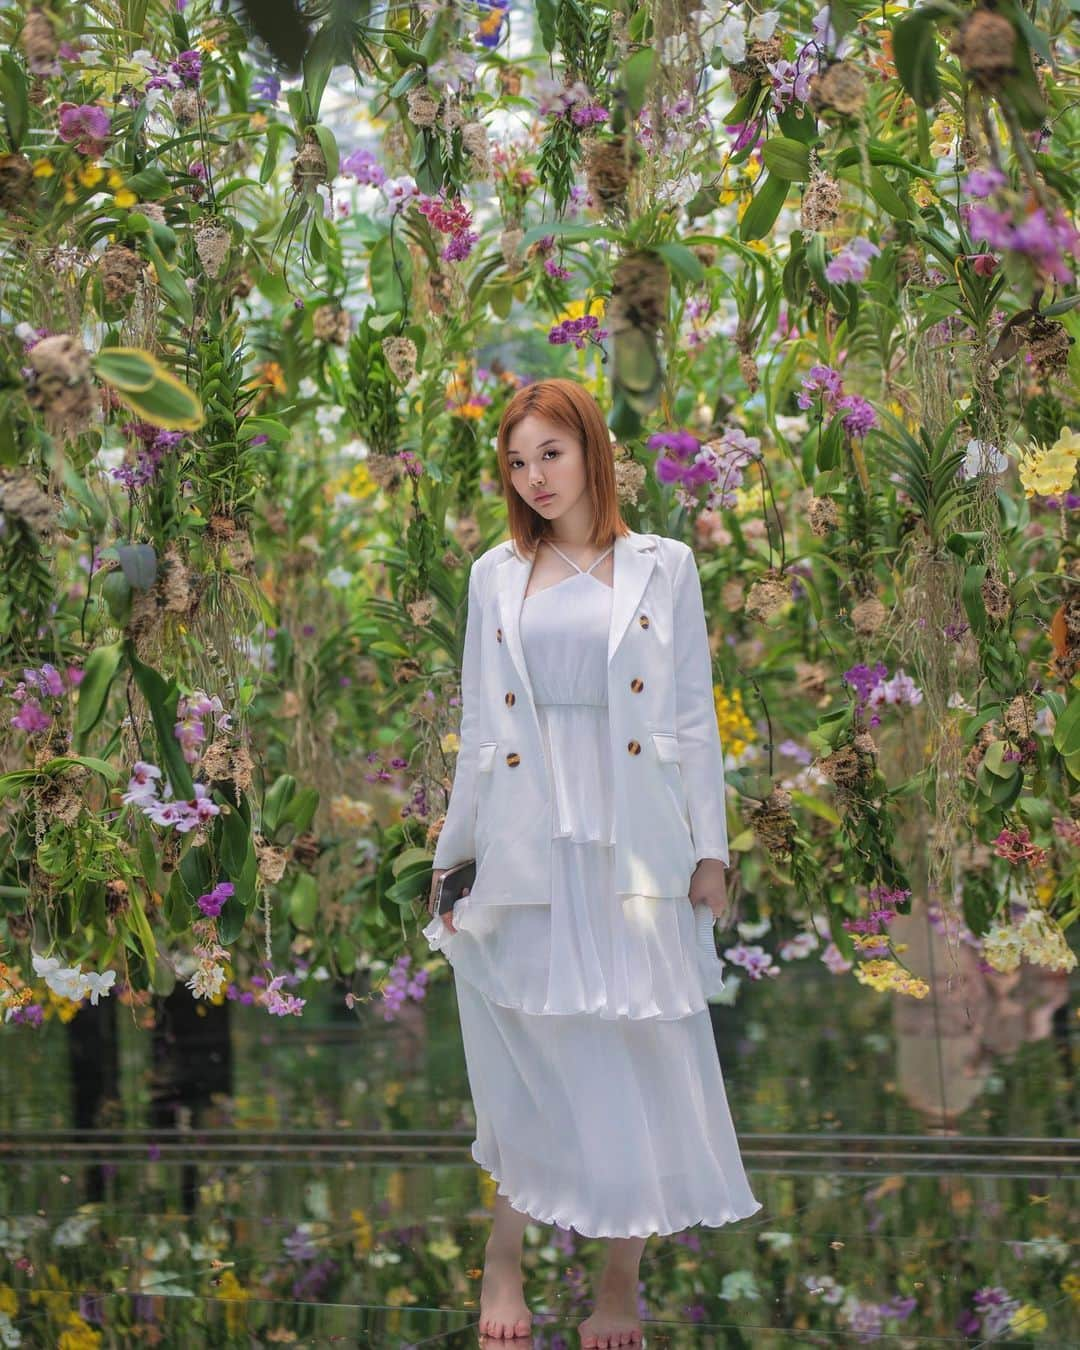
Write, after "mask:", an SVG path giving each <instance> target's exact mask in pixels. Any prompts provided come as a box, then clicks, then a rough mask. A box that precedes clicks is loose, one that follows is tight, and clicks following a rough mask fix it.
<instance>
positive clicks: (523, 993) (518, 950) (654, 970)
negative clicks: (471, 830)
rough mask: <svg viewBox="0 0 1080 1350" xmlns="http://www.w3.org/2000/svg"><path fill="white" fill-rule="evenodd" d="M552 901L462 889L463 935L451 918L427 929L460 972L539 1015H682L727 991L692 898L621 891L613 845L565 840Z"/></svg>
mask: <svg viewBox="0 0 1080 1350" xmlns="http://www.w3.org/2000/svg"><path fill="white" fill-rule="evenodd" d="M553 864H554V868H555V886H556V887H557V893H556V895H555V896H554V897H553V900H552V903H551V904H535V905H499V904H493V903H490V902H481V901H479V900H473V898H472V897H471V896H468V895H465V896H462V898H461V899H460V900H458V902H457V903H456V904H455V906H454V909H453V919H454V926H455V928H456V930H457V931H456V932H454V933H451V932H450V930H449V929H448V928H447V926H446V924H445V922H444V920H443V918H442V916H441V915H435V916H433V917H432V918H431V920H430V921H429V922H428V924H427V925H426V926H425V928H424V929H423V934H424V937H425V938H426V939H427V942H428V946H429V948H430V949H431V950H432V951H442V952H443V954H444V955H445V956H446V959H447V960H448V961H449V962H450V964H451V965H452V966H453V968H454V973H455V975H456V976H458V977H459V978H461V979H464V980H466V981H468V983H470V984H471V985H473V986H474V987H475V988H476V989H477V990H479V992H481V993H482V994H483V995H484V997H485V998H487V999H489V1000H490V1001H491V1002H493V1003H498V1004H500V1005H501V1006H503V1007H505V1008H512V1009H514V1010H515V1011H518V1012H524V1013H530V1014H532V1015H534V1016H559V1015H567V1014H571V1013H583V1012H584V1013H592V1014H595V1015H596V1016H598V1017H601V1018H605V1019H610V1020H615V1019H617V1018H632V1019H635V1020H637V1019H644V1018H658V1019H660V1020H665V1021H667V1020H674V1019H676V1018H682V1017H687V1016H690V1015H691V1014H693V1013H698V1012H702V1011H703V1010H706V1009H707V1007H708V998H709V997H711V996H712V995H713V994H715V993H716V992H717V990H716V988H715V987H713V985H712V983H710V982H708V981H706V980H704V979H703V974H702V965H701V961H700V958H699V955H698V952H699V948H698V945H697V944H698V938H697V933H696V925H697V917H696V915H695V912H694V908H693V906H691V904H690V901H689V899H687V898H683V899H660V898H657V897H656V896H644V895H633V896H616V895H615V893H614V890H613V886H612V878H613V872H614V859H613V856H612V852H611V850H610V849H609V848H608V847H606V846H604V845H602V844H595V843H581V842H572V841H567V840H556V841H555V848H554V849H553Z"/></svg>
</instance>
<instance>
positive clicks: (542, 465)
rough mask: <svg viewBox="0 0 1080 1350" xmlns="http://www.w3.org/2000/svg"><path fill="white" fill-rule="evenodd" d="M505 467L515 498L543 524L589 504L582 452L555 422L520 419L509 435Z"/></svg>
mask: <svg viewBox="0 0 1080 1350" xmlns="http://www.w3.org/2000/svg"><path fill="white" fill-rule="evenodd" d="M507 465H508V467H509V470H510V481H511V483H512V484H513V485H514V488H515V490H516V491H517V494H518V496H520V497H523V498H524V500H525V501H526V502H527V503H528V504H529V505H530V506H531V507H532V509H533V510H534V511H536V512H537V513H538V514H539V515H541V516H543V517H544V519H545V520H557V519H558V518H559V517H560V516H565V515H566V513H567V512H568V511H571V510H572V509H573V508H574V506H576V505H577V504H578V503H579V502H580V503H582V505H583V506H584V505H587V504H588V489H587V484H586V478H585V453H584V450H583V448H582V445H581V442H580V441H579V440H578V439H577V437H576V436H575V435H574V434H573V432H571V431H570V430H569V428H567V427H564V426H562V425H561V424H560V423H558V422H549V421H548V420H547V419H546V418H544V417H540V416H539V415H537V414H536V413H530V414H529V416H528V417H524V418H522V420H521V421H520V422H519V423H518V424H517V426H516V427H514V429H513V431H512V432H511V433H510V441H509V447H508V454H507Z"/></svg>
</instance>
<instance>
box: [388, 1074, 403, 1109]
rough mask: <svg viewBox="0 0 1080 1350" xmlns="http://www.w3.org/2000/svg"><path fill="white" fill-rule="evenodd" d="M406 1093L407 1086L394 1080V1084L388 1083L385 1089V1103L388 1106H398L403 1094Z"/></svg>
mask: <svg viewBox="0 0 1080 1350" xmlns="http://www.w3.org/2000/svg"><path fill="white" fill-rule="evenodd" d="M404 1091H405V1084H404V1083H402V1082H400V1081H399V1080H397V1079H394V1081H393V1082H390V1083H387V1085H386V1086H385V1087H384V1088H383V1101H384V1102H385V1103H386V1104H387V1106H396V1105H397V1104H398V1101H399V1100H400V1098H401V1094H402V1093H403V1092H404Z"/></svg>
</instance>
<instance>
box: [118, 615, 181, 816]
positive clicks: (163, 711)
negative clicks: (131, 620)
mask: <svg viewBox="0 0 1080 1350" xmlns="http://www.w3.org/2000/svg"><path fill="white" fill-rule="evenodd" d="M123 644H124V653H125V655H126V657H127V661H128V665H129V666H130V667H131V670H132V673H133V674H134V676H135V681H136V683H137V684H138V686H139V689H140V690H141V691H142V695H143V698H145V699H146V702H147V705H148V707H149V709H150V715H151V718H152V719H153V723H154V730H155V732H156V733H157V742H158V754H159V756H160V758H161V763H162V766H163V767H164V769H165V772H166V775H167V776H168V779H169V782H170V783H171V785H172V790H173V795H174V796H175V797H180V798H182V799H183V800H184V801H191V800H192V798H193V797H194V796H195V785H194V784H193V782H192V781H191V768H190V767H189V765H188V762H187V760H186V759H185V758H184V755H183V751H182V750H181V748H180V742H179V741H178V740H177V739H176V707H177V704H178V703H179V701H180V690H179V687H178V686H177V683H176V681H175V679H172V680H170V681H169V683H168V684H166V683H165V681H164V680H163V679H162V677H161V676H160V675H159V674H158V672H157V671H156V670H154V668H153V667H152V666H148V665H146V664H144V663H143V662H142V661H140V660H139V657H138V656H137V655H136V652H135V644H134V643H133V642H132V641H131V639H130V638H125V639H123Z"/></svg>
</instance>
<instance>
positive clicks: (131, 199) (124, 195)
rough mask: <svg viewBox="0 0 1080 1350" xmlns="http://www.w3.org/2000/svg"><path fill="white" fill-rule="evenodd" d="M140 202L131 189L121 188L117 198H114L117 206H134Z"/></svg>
mask: <svg viewBox="0 0 1080 1350" xmlns="http://www.w3.org/2000/svg"><path fill="white" fill-rule="evenodd" d="M138 200H139V198H138V197H137V196H136V194H135V193H134V192H132V190H131V189H130V188H121V189H120V191H119V192H118V193H117V194H116V196H115V197H113V201H114V202H115V203H116V204H117V206H134V205H135V203H136V202H137V201H138Z"/></svg>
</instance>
